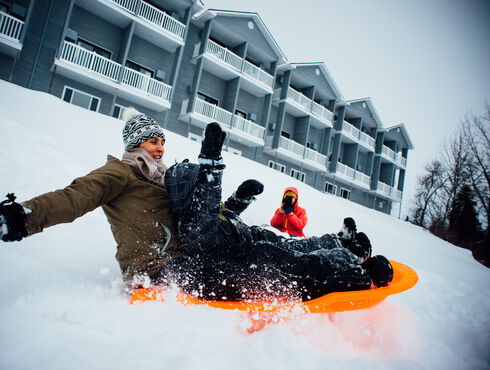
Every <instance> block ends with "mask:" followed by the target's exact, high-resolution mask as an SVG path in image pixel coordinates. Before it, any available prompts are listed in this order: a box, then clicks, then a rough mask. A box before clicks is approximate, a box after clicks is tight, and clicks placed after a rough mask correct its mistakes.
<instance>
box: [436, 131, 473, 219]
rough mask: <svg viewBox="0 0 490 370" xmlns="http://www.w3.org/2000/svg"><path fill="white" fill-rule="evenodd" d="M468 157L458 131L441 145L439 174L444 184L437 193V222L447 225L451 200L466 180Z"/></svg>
mask: <svg viewBox="0 0 490 370" xmlns="http://www.w3.org/2000/svg"><path fill="white" fill-rule="evenodd" d="M469 157H470V155H469V153H468V150H467V148H466V143H465V141H464V140H463V137H462V135H461V133H459V132H458V133H457V134H456V135H454V136H453V137H452V138H451V139H450V140H449V141H447V142H446V143H445V144H444V145H443V147H442V150H441V162H442V167H443V173H442V175H441V176H442V182H443V183H444V185H443V186H442V188H441V191H440V192H439V193H438V203H439V214H438V215H437V219H438V222H439V223H441V224H442V225H447V223H448V217H449V213H450V211H451V205H452V203H453V200H454V198H455V197H456V194H457V193H458V192H459V190H460V189H461V187H462V186H463V185H464V184H465V183H466V182H467V167H468V165H469Z"/></svg>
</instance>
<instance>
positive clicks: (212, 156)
mask: <svg viewBox="0 0 490 370" xmlns="http://www.w3.org/2000/svg"><path fill="white" fill-rule="evenodd" d="M225 137H226V133H225V132H224V131H223V130H222V129H221V126H220V125H219V123H217V122H211V123H210V124H208V125H207V126H206V129H205V131H204V140H203V141H202V145H201V153H200V154H199V158H203V159H209V160H212V161H220V160H221V159H222V158H221V148H222V147H223V142H224V141H225Z"/></svg>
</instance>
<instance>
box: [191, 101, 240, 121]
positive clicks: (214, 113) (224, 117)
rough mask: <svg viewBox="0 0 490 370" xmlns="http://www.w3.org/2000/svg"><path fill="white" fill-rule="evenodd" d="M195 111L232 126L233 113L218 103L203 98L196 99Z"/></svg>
mask: <svg viewBox="0 0 490 370" xmlns="http://www.w3.org/2000/svg"><path fill="white" fill-rule="evenodd" d="M193 111H194V112H195V113H198V114H201V115H203V116H205V117H207V118H209V119H211V120H213V121H217V122H219V123H222V124H223V125H225V126H226V127H229V128H231V120H232V118H233V114H232V113H231V112H228V111H227V110H225V109H223V108H220V107H218V106H217V105H214V104H210V103H207V102H205V101H204V100H202V99H196V101H195V103H194V109H193Z"/></svg>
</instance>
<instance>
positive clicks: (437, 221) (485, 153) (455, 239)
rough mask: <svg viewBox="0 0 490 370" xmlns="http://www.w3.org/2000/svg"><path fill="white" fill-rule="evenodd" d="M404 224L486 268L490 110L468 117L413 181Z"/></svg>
mask: <svg viewBox="0 0 490 370" xmlns="http://www.w3.org/2000/svg"><path fill="white" fill-rule="evenodd" d="M408 220H409V221H410V222H412V223H414V224H416V225H419V226H422V227H424V228H426V229H428V230H429V231H430V232H432V233H433V234H434V235H436V236H438V237H440V238H442V239H445V240H447V241H449V242H451V243H453V244H455V245H458V246H461V247H464V248H467V249H470V250H471V251H472V252H473V256H474V257H475V258H476V259H477V260H478V261H480V262H482V263H483V264H485V265H486V266H488V267H490V235H489V224H490V106H489V104H488V103H486V104H485V108H484V113H483V114H480V115H474V114H468V115H467V116H466V117H465V118H464V119H462V120H461V122H460V125H459V127H458V130H457V131H456V132H455V134H454V135H453V136H452V137H451V138H449V139H448V140H446V141H445V143H444V144H443V145H442V148H441V151H440V154H439V155H438V157H437V158H435V159H432V160H431V161H430V162H428V163H427V164H426V166H425V172H424V174H423V175H421V176H419V177H418V178H417V189H416V193H415V195H414V199H413V202H412V208H411V212H410V216H409V217H408Z"/></svg>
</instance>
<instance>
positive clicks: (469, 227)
mask: <svg viewBox="0 0 490 370" xmlns="http://www.w3.org/2000/svg"><path fill="white" fill-rule="evenodd" d="M449 230H450V234H451V236H452V239H454V240H453V241H454V242H455V243H457V244H459V245H462V246H467V247H468V246H469V245H468V243H469V244H471V242H473V241H476V240H478V239H479V238H480V237H481V225H480V221H479V220H478V213H477V211H476V202H475V199H474V194H473V191H472V189H471V188H470V187H469V186H468V185H463V186H462V187H461V189H460V191H459V192H458V193H457V194H456V197H455V198H454V200H453V202H452V205H451V210H450V212H449Z"/></svg>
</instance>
